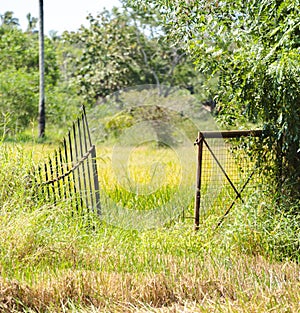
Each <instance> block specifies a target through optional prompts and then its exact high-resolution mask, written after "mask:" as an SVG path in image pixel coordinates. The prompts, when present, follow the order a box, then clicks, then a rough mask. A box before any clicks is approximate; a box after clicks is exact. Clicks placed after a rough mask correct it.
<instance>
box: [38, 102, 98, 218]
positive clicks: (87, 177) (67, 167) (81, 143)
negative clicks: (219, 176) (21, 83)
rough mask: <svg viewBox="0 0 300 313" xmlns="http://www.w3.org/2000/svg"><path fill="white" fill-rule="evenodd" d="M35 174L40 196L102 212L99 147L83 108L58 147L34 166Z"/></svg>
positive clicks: (55, 201)
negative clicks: (94, 143)
mask: <svg viewBox="0 0 300 313" xmlns="http://www.w3.org/2000/svg"><path fill="white" fill-rule="evenodd" d="M33 177H34V180H35V186H36V188H35V190H36V195H37V196H38V197H39V198H42V199H44V200H46V201H50V202H53V203H57V202H58V201H61V200H68V201H70V202H71V203H72V205H73V206H74V208H76V209H77V210H79V209H84V208H85V209H86V210H87V211H90V210H94V211H96V212H97V213H98V214H101V208H100V194H99V181H98V172H97V162H96V148H95V146H94V145H93V144H92V141H91V136H90V131H89V126H88V121H87V118H86V113H85V108H84V107H82V113H81V115H80V116H79V117H78V118H77V120H76V121H74V122H73V125H72V127H71V129H70V130H69V132H68V134H67V136H66V137H65V138H64V139H63V141H62V142H61V144H60V145H59V148H58V149H57V150H55V152H54V154H52V155H51V156H49V157H48V159H47V161H46V162H44V163H43V164H42V165H39V166H38V167H37V169H35V171H34V173H33Z"/></svg>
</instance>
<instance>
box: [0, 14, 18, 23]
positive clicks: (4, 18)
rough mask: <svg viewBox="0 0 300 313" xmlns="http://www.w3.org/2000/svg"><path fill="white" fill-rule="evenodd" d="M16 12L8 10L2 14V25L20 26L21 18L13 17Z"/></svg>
mask: <svg viewBox="0 0 300 313" xmlns="http://www.w3.org/2000/svg"><path fill="white" fill-rule="evenodd" d="M13 15H14V12H12V11H6V12H5V13H4V14H0V19H1V26H8V27H16V26H19V20H18V19H17V18H15V17H13Z"/></svg>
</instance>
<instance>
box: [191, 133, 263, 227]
mask: <svg viewBox="0 0 300 313" xmlns="http://www.w3.org/2000/svg"><path fill="white" fill-rule="evenodd" d="M261 135H262V131H261V130H244V131H221V132H213V131H212V132H210V131H206V132H199V134H198V138H197V140H196V144H197V145H198V165H197V181H196V196H195V208H194V221H195V229H198V228H199V225H200V214H201V213H203V214H204V212H205V211H206V210H207V211H208V210H211V209H213V208H217V209H218V210H223V211H221V213H222V218H221V219H220V221H219V223H218V225H217V226H219V225H220V224H221V223H222V221H223V220H224V218H225V216H226V215H227V214H228V213H229V212H230V210H231V209H232V207H233V206H234V204H235V203H236V201H241V202H244V199H243V194H244V190H245V189H248V190H249V189H250V188H252V189H253V190H255V189H256V188H257V187H258V185H259V184H260V183H261V177H260V176H259V173H258V171H257V162H256V160H253V159H251V154H249V153H248V152H249V151H250V150H249V149H248V148H249V145H250V144H251V142H254V141H255V139H254V138H259V137H261Z"/></svg>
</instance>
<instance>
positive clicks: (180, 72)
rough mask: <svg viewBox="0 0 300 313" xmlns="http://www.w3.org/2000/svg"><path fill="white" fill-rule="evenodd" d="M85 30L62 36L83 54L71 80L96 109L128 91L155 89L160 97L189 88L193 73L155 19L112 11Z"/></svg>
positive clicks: (96, 19)
mask: <svg viewBox="0 0 300 313" xmlns="http://www.w3.org/2000/svg"><path fill="white" fill-rule="evenodd" d="M88 19H89V22H90V26H89V28H85V27H82V28H81V29H80V31H79V32H78V33H73V34H68V35H67V36H65V38H66V39H68V40H69V41H70V42H72V43H73V44H74V45H76V46H77V47H80V48H81V49H82V55H81V57H80V58H78V59H77V61H76V68H77V70H76V72H75V73H74V74H75V78H76V81H77V83H78V84H79V86H80V92H81V93H82V94H84V95H86V96H87V98H88V100H89V101H90V102H92V103H94V102H95V101H97V100H101V99H104V98H105V97H106V96H107V95H109V94H112V93H114V92H116V91H118V90H120V89H122V88H125V87H127V86H136V85H141V84H155V85H157V86H159V87H160V86H161V88H160V90H161V93H164V94H165V95H167V94H168V92H170V90H171V88H167V89H165V88H163V87H162V86H169V87H172V86H174V85H181V86H182V85H184V86H189V85H190V84H191V81H192V79H196V72H195V71H194V66H193V64H192V62H191V61H190V60H189V59H188V57H187V55H186V53H185V52H184V51H183V50H182V49H181V48H178V47H175V46H170V44H169V43H168V42H167V40H166V39H167V38H166V36H165V33H164V32H163V30H162V29H158V27H157V25H158V22H157V19H158V18H157V16H156V15H155V13H151V15H149V14H148V16H145V14H142V13H140V12H134V11H128V10H122V11H120V10H118V9H116V8H115V9H113V10H112V12H109V11H104V12H102V13H100V14H99V15H98V16H97V17H96V18H95V17H93V16H92V15H89V16H88Z"/></svg>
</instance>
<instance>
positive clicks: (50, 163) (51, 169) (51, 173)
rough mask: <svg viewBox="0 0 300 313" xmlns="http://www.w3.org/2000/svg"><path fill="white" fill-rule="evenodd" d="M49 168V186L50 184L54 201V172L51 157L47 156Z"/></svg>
mask: <svg viewBox="0 0 300 313" xmlns="http://www.w3.org/2000/svg"><path fill="white" fill-rule="evenodd" d="M49 168H50V179H51V180H52V183H51V186H52V195H53V201H54V203H56V195H55V186H54V181H53V178H54V172H53V165H52V160H51V157H49Z"/></svg>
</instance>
